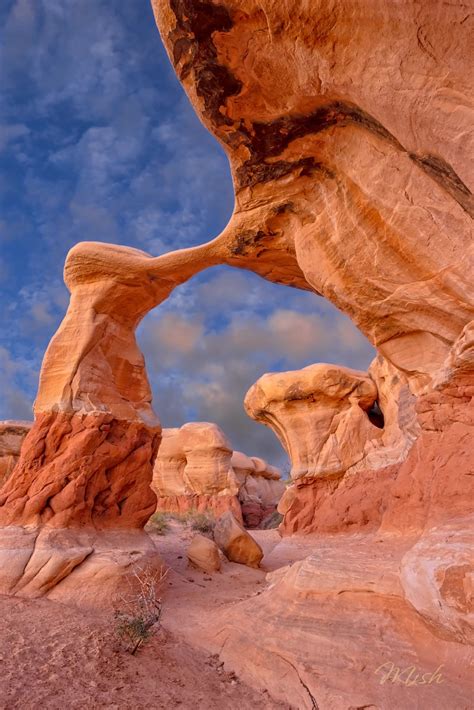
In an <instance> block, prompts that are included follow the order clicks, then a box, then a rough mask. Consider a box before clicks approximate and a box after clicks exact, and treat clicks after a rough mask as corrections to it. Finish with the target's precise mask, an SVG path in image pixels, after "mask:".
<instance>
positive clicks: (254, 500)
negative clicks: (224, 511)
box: [231, 451, 286, 528]
mask: <svg viewBox="0 0 474 710" xmlns="http://www.w3.org/2000/svg"><path fill="white" fill-rule="evenodd" d="M231 462H232V466H233V469H234V473H235V476H236V478H237V480H238V482H239V485H240V488H239V501H240V504H241V507H242V517H243V520H244V524H245V527H247V528H258V527H259V526H260V525H261V524H262V523H263V522H264V520H265V519H266V518H267V517H268V516H269V515H271V514H272V513H273V512H274V511H275V510H276V508H277V505H278V503H279V501H280V498H281V497H282V495H283V493H284V491H285V488H286V486H285V482H284V481H282V480H281V471H280V470H279V469H278V468H276V467H275V466H271V465H270V464H268V463H267V462H266V461H265V460H264V459H261V458H258V457H256V456H252V457H249V456H246V454H243V453H242V452H241V451H234V453H233V454H232V461H231Z"/></svg>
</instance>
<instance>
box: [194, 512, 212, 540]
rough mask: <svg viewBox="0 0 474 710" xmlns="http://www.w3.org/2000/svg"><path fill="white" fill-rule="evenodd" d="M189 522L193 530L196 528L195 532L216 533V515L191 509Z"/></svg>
mask: <svg viewBox="0 0 474 710" xmlns="http://www.w3.org/2000/svg"><path fill="white" fill-rule="evenodd" d="M187 524H188V525H189V526H190V528H191V530H194V531H195V532H200V533H202V534H203V535H210V536H212V535H213V534H214V527H215V525H216V521H215V519H214V517H212V516H211V515H209V514H208V513H197V512H195V511H190V512H189V513H188V521H187Z"/></svg>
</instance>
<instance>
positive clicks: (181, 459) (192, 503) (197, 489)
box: [152, 422, 285, 527]
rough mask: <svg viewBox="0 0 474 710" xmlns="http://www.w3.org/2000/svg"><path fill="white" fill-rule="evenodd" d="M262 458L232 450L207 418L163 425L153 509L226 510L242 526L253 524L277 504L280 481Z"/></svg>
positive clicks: (218, 429) (217, 511)
mask: <svg viewBox="0 0 474 710" xmlns="http://www.w3.org/2000/svg"><path fill="white" fill-rule="evenodd" d="M280 477H281V473H280V471H279V470H278V469H276V468H275V467H273V466H270V465H269V464H268V463H267V462H266V461H264V460H263V459H258V458H250V457H248V456H246V455H245V454H243V453H241V452H238V451H235V452H234V451H232V447H231V444H230V442H229V440H228V439H227V437H226V436H225V434H224V432H223V431H222V430H221V429H220V428H219V427H218V426H217V425H216V424H213V423H210V422H190V423H188V424H184V425H183V426H182V427H181V428H176V429H164V430H163V432H162V442H161V446H160V449H159V452H158V456H157V458H156V461H155V467H154V473H153V482H152V488H153V490H154V491H155V493H156V495H157V498H158V501H157V510H158V511H161V512H169V513H180V514H182V513H187V512H190V511H196V512H202V513H209V514H210V515H213V516H217V517H218V516H220V515H221V514H222V513H224V512H226V511H227V510H231V511H232V512H233V514H234V516H235V517H236V518H237V520H239V521H240V522H243V523H244V524H245V525H246V526H247V527H258V526H259V525H260V523H261V522H262V521H263V520H264V519H265V518H266V517H267V516H268V515H270V514H271V513H272V512H273V511H274V510H275V509H276V506H277V505H278V502H279V500H280V497H281V495H282V493H283V490H284V488H285V485H284V484H283V483H282V482H281V480H280Z"/></svg>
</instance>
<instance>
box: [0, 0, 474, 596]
mask: <svg viewBox="0 0 474 710" xmlns="http://www.w3.org/2000/svg"><path fill="white" fill-rule="evenodd" d="M152 4H153V8H154V10H155V14H156V17H157V20H158V23H159V26H160V31H161V34H162V37H163V41H164V43H165V45H166V47H167V50H168V52H169V55H170V57H171V59H172V61H173V63H174V65H175V68H176V70H177V72H178V74H179V76H180V79H181V81H182V83H183V85H184V87H185V89H186V91H187V92H188V95H189V96H190V99H191V101H192V103H193V105H194V106H195V107H196V110H197V111H198V113H199V114H200V116H201V118H202V120H203V121H204V123H205V124H206V125H207V127H208V128H209V129H210V130H211V131H212V132H213V133H214V135H215V136H216V137H217V138H218V139H219V140H220V141H221V143H222V144H223V145H224V148H225V150H226V152H227V154H228V156H229V159H230V162H231V166H232V173H233V177H234V184H235V191H236V201H235V210H234V213H233V216H232V218H231V220H230V222H229V224H228V226H227V227H226V228H225V230H224V231H223V232H222V234H221V235H219V237H217V238H216V239H215V240H214V241H212V242H209V243H208V244H205V245H203V246H199V247H195V248H192V249H187V250H182V251H179V252H174V253H171V254H167V255H164V256H162V257H158V258H155V259H154V258H152V257H150V256H148V255H146V254H144V253H143V252H139V251H137V250H134V249H127V248H125V247H114V246H111V245H105V244H93V243H84V244H80V245H78V246H77V247H75V248H74V249H73V250H72V251H71V252H70V254H69V255H68V259H67V262H66V268H65V280H66V283H67V284H68V286H69V288H70V290H71V303H70V306H69V309H68V313H67V315H66V317H65V320H64V321H63V324H62V325H61V326H60V328H59V330H58V332H57V334H56V335H55V337H54V338H53V340H52V342H51V344H50V347H49V348H48V351H47V353H46V356H45V360H44V363H43V368H42V374H41V379H40V387H39V392H38V398H37V402H36V405H35V412H36V422H35V425H34V426H33V428H32V430H31V432H30V434H29V435H28V437H27V439H26V442H25V446H24V449H23V454H22V456H21V459H20V461H19V463H18V466H17V468H16V469H15V471H14V473H13V474H12V476H11V478H10V479H9V481H8V482H7V484H6V485H5V486H4V488H3V489H2V490H1V492H0V525H3V526H5V527H3V529H2V534H1V535H0V545H2V548H3V549H2V550H1V552H0V558H1V561H2V572H1V575H0V590H2V591H8V592H10V593H25V594H29V595H36V594H44V593H49V594H50V596H51V595H52V594H54V593H57V594H58V595H59V596H60V595H61V593H64V594H66V593H67V592H68V589H69V591H70V590H72V589H74V590H75V593H76V595H77V594H78V592H77V590H78V583H79V582H81V580H82V582H84V584H85V580H87V576H88V575H89V577H90V575H91V571H92V572H93V573H94V574H96V573H97V569H99V568H100V569H101V574H102V581H103V579H104V577H106V578H107V579H108V577H110V578H113V577H114V576H116V570H117V566H115V567H114V568H113V569H114V570H115V572H112V571H111V569H112V562H111V557H113V550H114V549H117V548H121V549H124V550H126V551H127V550H128V552H127V554H126V555H125V561H122V562H123V565H124V566H125V567H126V566H127V565H128V564H129V563H130V556H131V555H132V553H136V554H139V555H140V554H141V555H143V556H145V557H147V556H148V555H152V554H153V551H151V550H150V548H149V546H148V543H147V541H146V538H145V537H144V536H143V535H142V533H141V530H142V527H143V524H144V522H145V520H146V518H147V516H148V515H149V513H150V511H151V509H152V504H153V494H152V493H151V492H150V490H149V483H150V480H151V466H152V462H153V458H154V455H155V453H156V447H157V445H158V441H159V432H160V428H159V423H158V421H157V419H156V418H155V417H154V415H153V412H152V410H151V405H150V402H151V397H150V390H149V385H148V381H147V378H146V373H145V369H144V363H143V359H142V357H141V354H140V352H139V350H138V348H137V345H136V342H135V335H134V331H135V327H136V325H137V323H138V322H139V320H140V319H141V318H142V317H143V316H144V314H145V313H146V312H147V311H148V310H150V309H151V308H153V307H155V306H156V305H157V304H159V303H160V302H162V301H163V300H164V299H165V298H166V297H167V296H168V295H169V293H170V292H171V290H172V289H173V288H174V287H175V286H176V285H177V284H179V283H182V282H184V281H186V280H187V279H188V278H190V277H191V276H192V275H193V274H195V273H197V272H198V271H200V270H202V269H203V268H206V267H208V266H210V265H214V264H229V265H234V266H237V267H240V268H246V269H250V270H252V271H255V272H256V273H258V274H260V275H261V276H263V277H264V278H267V279H269V280H271V281H275V282H278V283H282V284H286V285H290V286H295V287H297V288H302V289H306V290H311V291H314V292H315V293H318V294H320V295H323V296H325V297H327V298H328V299H329V300H331V301H332V302H333V303H334V304H335V305H336V306H338V307H339V308H340V309H341V310H343V311H344V312H345V313H347V314H348V315H349V316H350V317H351V318H352V320H353V321H354V322H355V323H356V324H357V325H358V327H359V328H360V329H361V330H362V332H363V333H365V335H366V336H367V337H368V339H369V340H370V341H371V342H372V343H373V344H374V345H375V347H377V349H378V351H379V352H380V353H381V354H383V355H384V357H385V358H386V359H387V360H388V361H389V362H390V364H391V366H393V367H395V368H397V369H399V370H400V371H401V372H403V373H404V375H405V376H406V378H407V381H408V383H409V386H410V389H411V391H412V393H413V394H415V395H417V394H419V393H420V392H423V391H426V390H429V388H430V386H431V384H432V381H433V379H434V378H435V379H436V378H437V377H439V372H440V369H442V368H443V367H445V363H449V358H450V357H451V354H450V353H451V351H452V348H453V346H454V344H455V343H456V341H457V340H458V339H459V343H461V342H464V341H466V340H467V335H466V334H467V333H469V332H470V331H468V330H465V331H464V334H463V328H465V326H466V325H467V323H468V322H469V321H470V320H471V319H472V318H473V313H474V310H473V299H472V292H471V290H470V279H471V273H472V261H470V259H472V251H471V252H470V251H469V247H468V245H469V244H471V246H472V242H470V239H471V237H470V235H471V233H472V232H471V228H472V223H471V220H470V216H469V215H470V214H471V213H472V195H471V193H470V191H469V189H468V187H467V186H466V181H467V179H468V176H466V175H465V170H464V167H463V165H462V157H463V154H464V153H463V146H462V145H460V139H459V136H462V135H465V134H468V133H469V130H470V124H469V117H468V115H467V111H466V110H465V107H464V106H463V105H462V103H459V104H458V105H457V106H456V108H457V110H456V111H447V110H446V109H447V108H451V107H452V103H455V104H456V102H457V101H458V98H457V97H459V96H460V95H462V92H463V90H464V87H465V83H466V77H467V76H469V72H468V71H467V70H466V69H465V67H464V66H463V61H464V60H463V55H462V48H461V50H460V52H461V53H460V55H459V57H458V59H459V62H458V64H457V65H456V66H454V65H453V66H450V69H449V74H450V76H449V82H450V86H451V85H453V86H457V87H458V94H453V93H452V92H451V93H450V92H447V85H446V81H447V80H446V76H445V73H443V72H439V71H438V70H436V69H435V65H434V64H433V59H432V57H431V56H430V53H429V52H426V48H425V49H424V48H423V44H422V43H420V42H419V38H417V36H416V33H413V32H412V30H411V29H410V28H412V25H413V26H416V25H417V23H418V24H419V22H420V18H419V17H415V16H414V15H413V13H415V8H414V7H413V8H411V6H410V7H409V8H405V7H403V8H401V7H397V6H394V5H391V6H390V7H389V8H388V9H387V7H386V6H385V7H382V5H381V4H379V3H376V4H375V5H372V6H371V12H373V13H375V15H376V17H377V19H378V22H370V23H367V22H365V21H364V12H365V10H366V7H367V6H366V4H365V3H360V4H358V3H355V4H354V8H353V12H345V11H344V4H343V3H341V4H340V6H339V5H338V4H337V3H328V4H322V5H319V6H318V8H315V6H314V3H313V2H311V1H310V0H305V1H304V2H301V1H300V0H292V1H291V2H290V3H289V4H288V3H281V2H279V1H276V0H260V1H259V2H258V3H257V2H254V1H253V0H248V2H245V3H242V2H241V1H240V0H227V2H226V3H225V4H223V3H213V2H200V1H197V0H152ZM429 9H430V8H428V9H427V10H426V8H425V9H423V8H422V9H421V10H420V12H422V13H423V12H427V13H428V14H427V17H426V18H423V19H424V20H425V24H426V25H427V26H428V27H429V30H430V32H432V33H433V35H439V33H442V36H443V38H446V37H449V32H447V31H446V28H445V27H441V26H440V25H439V23H433V22H432V21H431V18H432V15H430V12H429ZM446 12H447V13H450V15H449V17H450V22H452V23H457V22H458V21H460V20H461V19H462V18H461V16H460V15H461V12H462V11H461V9H460V8H456V7H454V6H453V7H451V8H450V9H447V10H446ZM412 15H413V16H412ZM458 15H459V17H458ZM290 16H291V18H292V19H291V21H290ZM302 28H304V31H302ZM355 28H356V29H355ZM394 37H396V38H398V39H399V40H400V41H403V42H404V43H405V45H406V46H405V49H404V55H406V56H408V57H409V58H410V59H409V62H410V66H411V68H412V69H413V71H412V72H410V71H409V67H408V68H407V67H405V68H404V69H402V67H401V63H400V56H399V54H398V53H397V52H399V49H397V43H396V42H394V41H393V40H394ZM341 38H343V40H344V41H342V40H341ZM441 39H442V38H440V42H437V41H435V42H434V45H435V46H440V47H444V46H445V45H444V44H443V41H441ZM468 41H469V36H468V34H467V35H466V42H468ZM458 42H459V40H458ZM466 46H467V45H466ZM368 47H370V48H376V52H375V54H376V55H377V56H379V57H380V56H383V58H384V63H383V66H380V64H378V65H377V71H371V72H368V71H367V68H366V65H365V64H364V62H361V61H360V58H361V57H364V56H365V55H366V52H367V48H368ZM448 50H449V47H448ZM465 56H466V57H468V56H469V53H468V52H465ZM407 61H408V60H407ZM411 63H412V64H411ZM415 69H416V71H415ZM419 76H425V77H426V86H427V87H428V88H427V89H426V87H425V86H423V87H421V89H420V88H419V83H417V82H418V77H419ZM395 85H396V86H405V88H408V89H410V90H411V91H412V93H413V96H414V97H415V98H416V97H417V99H418V100H417V101H415V100H410V101H409V102H408V105H407V99H406V96H407V93H406V92H403V93H401V92H396V91H394V90H393V86H395ZM417 92H418V93H417ZM420 92H421V93H422V94H423V99H424V100H423V101H421V100H420ZM423 92H424V93H423ZM443 92H444V93H443ZM432 95H437V96H441V97H445V98H444V99H442V101H444V102H445V103H442V107H441V108H442V109H443V111H442V114H443V121H442V122H441V123H442V125H443V132H442V131H441V130H440V123H439V122H438V123H436V121H435V120H434V119H433V114H432V113H431V114H430V115H429V120H428V116H427V114H426V111H425V113H423V111H424V110H425V108H424V107H425V106H426V104H428V105H429V103H430V97H431V96H432ZM450 102H452V103H450ZM440 207H442V210H443V212H442V215H441V213H440ZM361 275H362V278H361ZM470 343H471V340H469V342H468V343H467V345H465V347H464V350H466V349H467V350H469V347H470ZM456 347H457V346H456ZM447 358H448V359H447ZM446 367H448V365H446ZM120 530H122V531H126V532H127V535H130V534H132V532H133V531H135V533H134V541H133V542H130V544H129V543H128V542H127V543H126V541H125V540H124V538H123V537H122V538H120V537H114V536H115V535H116V534H118V533H119V532H120ZM64 531H66V532H67V534H66V533H65V532H64ZM107 535H108V536H109V537H107ZM140 535H142V537H140V540H139V539H138V536H140ZM111 536H112V537H111ZM112 538H113V539H112ZM104 541H105V542H104ZM140 545H141V547H140ZM137 548H138V552H137ZM19 550H21V554H20V553H19ZM101 556H102V557H101ZM132 556H133V555H132ZM98 558H100V560H101V562H100V565H99V567H97V566H95V567H94V565H95V564H96V562H97V563H98ZM12 559H14V560H15V564H14V565H9V564H6V561H7V560H12ZM104 559H106V560H108V562H109V566H108V567H107V565H105V564H104ZM3 563H5V564H3ZM114 564H115V562H114ZM99 576H100V575H99ZM71 580H72V581H71ZM96 581H97V587H99V586H100V584H99V581H100V580H99V577H97V579H96ZM68 584H69V585H70V586H69V587H68ZM102 586H103V585H102ZM53 588H54V590H55V591H54V592H50V590H52V589H53ZM88 593H89V597H91V596H92V595H93V590H89V592H88Z"/></svg>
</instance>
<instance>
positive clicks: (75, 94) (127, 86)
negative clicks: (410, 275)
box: [0, 0, 372, 464]
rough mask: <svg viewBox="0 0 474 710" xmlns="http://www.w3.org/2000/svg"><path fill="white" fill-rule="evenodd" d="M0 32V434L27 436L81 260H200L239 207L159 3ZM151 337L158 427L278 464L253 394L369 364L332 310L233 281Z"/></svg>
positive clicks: (6, 5)
mask: <svg viewBox="0 0 474 710" xmlns="http://www.w3.org/2000/svg"><path fill="white" fill-rule="evenodd" d="M0 28H1V29H0V196H1V197H0V250H1V261H0V289H1V298H0V303H1V324H2V327H1V333H0V391H1V396H0V418H2V419H7V418H9V419H12V418H21V419H30V418H31V417H32V415H31V406H32V402H33V400H34V396H35V391H36V386H37V379H38V373H39V368H40V365H41V359H42V356H43V353H44V351H45V348H46V346H47V344H48V341H49V339H50V338H51V336H52V334H53V333H54V331H55V330H56V328H57V326H58V325H59V323H60V321H61V318H62V316H63V314H64V312H65V309H66V307H67V302H68V293H67V290H66V288H65V287H64V285H63V282H62V268H63V263H64V259H65V256H66V254H67V252H68V250H69V249H70V247H71V246H72V245H73V244H75V243H76V242H78V241H81V240H96V241H107V242H114V243H120V244H127V245H130V246H135V247H139V248H141V249H144V250H145V251H148V252H150V253H152V254H154V255H157V254H161V253H163V252H166V251H169V250H171V249H176V248H179V247H185V246H190V245H193V244H198V243H200V242H203V241H207V240H208V239H210V238H212V237H214V236H215V235H216V234H217V233H219V232H220V230H221V229H222V228H223V226H224V225H225V224H226V222H227V220H228V219H229V217H230V214H231V212H232V205H233V195H232V185H231V179H230V173H229V168H228V164H227V160H226V157H225V155H224V154H223V152H222V150H221V149H220V147H219V145H218V144H217V142H216V141H215V140H214V139H213V138H212V136H210V135H209V134H208V132H207V131H206V130H205V129H204V128H203V127H202V125H201V124H200V122H199V120H198V118H197V117H196V115H195V114H194V112H193V110H192V108H191V106H190V104H189V102H188V100H187V98H186V96H185V94H184V92H183V91H182V89H181V87H180V85H179V82H178V81H177V79H176V77H175V75H174V73H173V71H172V69H171V66H170V64H169V62H168V58H167V56H166V54H165V51H164V49H163V47H162V45H161V41H160V38H159V35H158V32H157V30H156V27H155V24H154V20H153V16H152V12H151V8H150V6H149V2H148V0H133V2H123V1H122V0H79V1H78V0H0ZM138 337H139V342H140V344H141V346H142V348H143V351H144V353H145V358H146V361H147V365H148V372H149V377H150V380H151V383H152V387H153V391H154V406H155V409H156V411H157V413H158V414H159V416H160V419H161V421H162V424H163V426H179V425H180V424H182V423H184V422H185V421H190V420H205V421H215V422H217V423H218V424H219V425H220V426H222V427H223V429H224V431H225V432H226V434H227V435H228V436H229V438H230V440H231V442H232V444H233V445H234V447H235V448H239V449H242V450H244V451H246V452H247V453H249V454H252V455H261V456H264V457H266V458H268V459H270V460H271V461H272V462H274V463H280V464H284V462H285V457H284V455H283V454H282V450H281V447H280V445H279V444H278V442H277V441H276V439H275V437H274V436H273V434H272V433H271V432H270V431H268V430H266V429H265V428H264V427H262V426H261V425H259V424H257V423H255V422H252V421H251V420H249V419H248V418H247V416H246V415H245V412H244V411H243V407H242V400H243V397H244V395H245V392H246V391H247V389H248V388H249V387H250V385H251V384H253V382H255V380H256V379H257V378H258V377H259V376H260V375H262V374H263V373H264V372H268V371H274V370H287V369H295V368H299V367H303V366H305V365H309V364H311V363H313V362H337V363H340V364H344V365H348V366H352V367H356V368H363V369H365V368H366V367H367V365H368V363H369V362H370V359H371V357H372V349H371V348H370V346H369V344H368V343H367V341H366V340H365V338H364V337H363V336H362V335H360V333H359V332H358V331H357V330H356V329H355V327H354V326H352V324H351V323H350V321H349V320H348V319H347V318H346V317H345V316H342V315H341V314H340V313H338V312H337V311H336V309H334V308H333V307H332V306H330V304H327V303H325V302H324V301H323V300H322V299H320V298H318V297H316V296H313V295H312V294H307V293H303V292H298V291H295V290H294V289H287V288H285V287H283V286H277V285H274V284H271V283H268V282H266V281H264V280H263V279H260V278H259V277H258V276H256V275H254V274H251V273H247V272H244V271H237V270H232V269H230V268H227V267H220V268H214V269H212V270H209V271H207V272H205V273H203V274H200V275H199V276H197V277H196V278H194V279H192V280H191V281H190V282H188V283H187V284H184V285H183V286H181V287H180V288H179V289H177V290H176V292H175V293H174V294H173V295H172V297H171V298H170V299H169V300H168V301H167V302H166V303H164V304H162V306H160V308H159V309H157V310H156V311H153V312H152V313H150V314H149V315H148V316H147V318H146V319H145V320H144V322H143V324H142V325H141V326H140V328H139V334H138Z"/></svg>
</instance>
